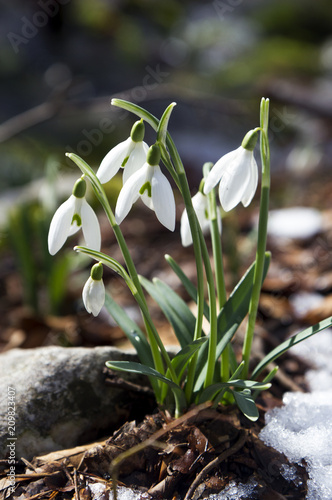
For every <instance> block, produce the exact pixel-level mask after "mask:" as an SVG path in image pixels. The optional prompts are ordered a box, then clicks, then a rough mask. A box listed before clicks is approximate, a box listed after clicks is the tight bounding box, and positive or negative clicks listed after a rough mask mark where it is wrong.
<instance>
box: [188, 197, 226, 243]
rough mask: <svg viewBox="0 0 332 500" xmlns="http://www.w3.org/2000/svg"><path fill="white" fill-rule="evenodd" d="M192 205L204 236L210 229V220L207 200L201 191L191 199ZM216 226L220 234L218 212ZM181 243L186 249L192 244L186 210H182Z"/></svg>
mask: <svg viewBox="0 0 332 500" xmlns="http://www.w3.org/2000/svg"><path fill="white" fill-rule="evenodd" d="M192 204H193V207H194V210H195V212H196V215H197V219H198V222H199V225H200V226H201V229H202V232H203V234H206V233H207V231H208V230H209V228H210V219H209V218H208V198H207V196H206V195H204V194H203V193H202V192H201V191H198V192H197V193H196V194H195V196H193V197H192ZM217 217H218V226H219V232H220V233H221V217H220V212H219V210H218V215H217ZM180 234H181V242H182V245H183V246H184V247H188V246H189V245H191V244H192V242H193V239H192V235H191V230H190V226H189V219H188V214H187V210H186V209H184V211H183V213H182V216H181V228H180Z"/></svg>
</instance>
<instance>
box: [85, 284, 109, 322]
mask: <svg viewBox="0 0 332 500" xmlns="http://www.w3.org/2000/svg"><path fill="white" fill-rule="evenodd" d="M82 299H83V303H84V307H85V309H86V310H87V311H88V313H90V314H91V313H92V314H93V315H94V316H98V314H99V313H100V311H101V308H102V307H103V305H104V302H105V286H104V283H103V280H94V279H92V278H91V276H90V277H89V279H88V280H87V282H86V283H85V285H84V288H83V291H82Z"/></svg>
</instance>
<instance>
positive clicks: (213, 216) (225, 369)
mask: <svg viewBox="0 0 332 500" xmlns="http://www.w3.org/2000/svg"><path fill="white" fill-rule="evenodd" d="M212 166H213V165H212V163H206V164H205V165H204V168H203V173H204V178H206V177H207V175H208V173H209V171H210V169H211V167H212ZM208 211H209V219H210V231H211V242H212V254H213V262H214V272H215V280H216V287H217V297H218V306H219V311H220V310H221V309H222V308H223V307H224V305H225V303H226V301H227V294H226V286H225V276H224V265H223V258H222V255H223V254H222V245H221V236H220V233H219V227H218V217H217V201H216V194H215V189H211V191H210V192H209V194H208ZM221 379H222V381H223V382H227V381H228V379H229V345H227V346H226V347H225V349H224V351H223V353H222V355H221Z"/></svg>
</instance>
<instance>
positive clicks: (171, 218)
mask: <svg viewBox="0 0 332 500" xmlns="http://www.w3.org/2000/svg"><path fill="white" fill-rule="evenodd" d="M153 168H154V172H153V176H152V179H151V187H152V203H153V206H154V209H155V212H156V216H157V218H158V220H159V222H161V224H163V225H164V226H165V227H167V229H169V230H170V231H174V229H175V212H176V210H175V200H174V194H173V190H172V186H171V185H170V183H169V181H168V180H167V178H166V177H165V175H164V174H163V173H162V171H161V170H160V167H159V166H155V167H153Z"/></svg>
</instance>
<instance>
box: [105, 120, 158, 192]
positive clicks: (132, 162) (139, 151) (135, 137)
mask: <svg viewBox="0 0 332 500" xmlns="http://www.w3.org/2000/svg"><path fill="white" fill-rule="evenodd" d="M143 138H144V123H143V121H142V120H140V121H137V122H136V123H134V125H133V127H132V130H131V134H130V137H128V139H126V140H125V141H123V142H120V143H119V144H117V146H115V147H114V148H112V149H111V150H110V151H109V152H108V153H107V155H106V156H105V158H104V159H103V160H102V162H101V164H100V167H99V169H98V172H97V177H98V179H99V180H100V182H101V183H102V184H105V183H106V182H108V181H109V180H110V179H112V177H114V175H115V174H116V173H117V172H118V171H119V169H120V168H121V167H123V168H124V170H123V183H125V182H127V180H128V179H129V177H130V176H131V175H132V174H134V173H135V172H137V170H139V169H140V168H141V166H142V165H143V164H144V163H145V161H146V155H147V152H148V149H149V146H148V145H147V144H146V143H145V142H144V141H143Z"/></svg>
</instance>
